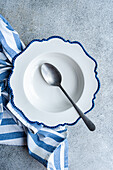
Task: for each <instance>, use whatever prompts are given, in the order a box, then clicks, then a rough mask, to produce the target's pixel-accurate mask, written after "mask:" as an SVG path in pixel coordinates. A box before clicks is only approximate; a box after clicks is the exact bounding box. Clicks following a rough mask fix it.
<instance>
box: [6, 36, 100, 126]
mask: <svg viewBox="0 0 113 170" xmlns="http://www.w3.org/2000/svg"><path fill="white" fill-rule="evenodd" d="M56 38H57V39H60V40H62V41H64V42H65V43H70V44H78V45H80V47H81V48H82V50H83V51H84V53H85V54H86V55H87V56H88V57H89V58H90V59H92V60H93V61H94V63H95V68H94V73H95V78H96V80H97V83H98V85H97V89H96V91H95V93H94V94H93V98H92V106H91V108H90V109H89V110H87V111H86V112H85V113H84V114H87V113H88V112H90V111H91V110H92V109H93V108H94V106H95V102H94V100H95V99H96V94H97V93H98V91H99V89H100V80H99V78H98V77H97V75H98V72H97V67H98V64H97V61H96V60H95V59H94V58H93V57H91V56H90V55H89V54H88V53H87V51H86V50H85V48H84V47H83V45H82V44H81V43H80V42H79V41H70V40H65V39H64V38H62V37H61V36H51V37H49V38H47V39H45V38H43V39H33V40H32V41H31V42H30V43H29V44H28V45H27V46H26V47H25V48H24V49H23V51H21V52H20V53H18V54H17V55H15V56H14V58H13V59H12V68H11V73H10V75H9V77H8V87H9V89H10V90H11V100H10V102H11V104H12V106H13V108H14V109H15V110H16V111H17V112H18V113H19V114H21V115H22V117H24V119H26V120H27V121H28V122H29V123H30V124H32V125H33V124H34V125H35V124H38V125H43V126H44V127H47V128H57V127H59V126H65V125H68V126H72V125H75V124H76V123H77V122H78V121H79V120H80V119H81V118H80V117H79V118H78V119H77V120H76V121H75V122H73V123H63V124H58V125H56V126H47V125H45V124H44V123H42V122H38V121H30V120H29V119H28V118H27V117H26V116H25V115H24V113H23V112H22V110H20V109H19V108H18V107H17V106H16V105H15V103H14V100H13V99H14V94H13V89H12V88H11V85H10V78H11V76H12V74H13V71H14V63H15V60H16V58H17V57H18V56H19V55H20V54H22V53H23V52H24V51H25V50H26V49H27V48H28V47H29V46H30V45H31V44H32V43H33V42H43V41H49V40H51V39H56Z"/></svg>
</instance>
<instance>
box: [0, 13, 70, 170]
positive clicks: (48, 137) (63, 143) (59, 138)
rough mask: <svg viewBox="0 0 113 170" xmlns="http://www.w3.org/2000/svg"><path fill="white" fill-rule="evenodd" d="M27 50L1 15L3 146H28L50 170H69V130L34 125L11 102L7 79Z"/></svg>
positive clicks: (0, 133)
mask: <svg viewBox="0 0 113 170" xmlns="http://www.w3.org/2000/svg"><path fill="white" fill-rule="evenodd" d="M24 48H25V45H24V44H23V42H22V41H21V40H20V38H19V35H18V33H17V32H16V31H15V30H14V29H13V28H12V27H11V25H10V24H9V23H8V22H7V20H6V19H5V18H4V17H3V16H2V15H0V144H7V145H27V146H28V151H29V154H30V155H31V156H32V157H34V158H35V159H37V160H38V161H39V162H40V163H42V164H43V165H44V166H45V167H46V168H47V169H48V170H68V144H67V138H66V137H67V129H66V127H65V126H64V127H62V126H60V127H58V128H56V129H51V128H46V127H44V126H42V125H37V124H35V125H34V124H31V123H30V122H28V121H27V120H26V119H25V118H24V117H22V116H21V114H20V113H19V112H18V111H17V110H15V108H13V106H12V104H11V102H10V89H9V88H8V86H7V78H8V77H9V74H10V72H11V68H12V64H11V62H12V59H13V57H14V56H15V55H16V54H18V53H19V52H21V51H22V50H23V49H24ZM37 168H38V167H37Z"/></svg>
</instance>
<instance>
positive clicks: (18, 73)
mask: <svg viewBox="0 0 113 170" xmlns="http://www.w3.org/2000/svg"><path fill="white" fill-rule="evenodd" d="M45 62H48V63H51V64H53V65H54V66H56V67H57V68H58V70H59V71H60V72H61V74H62V77H63V80H62V86H63V87H64V89H65V90H66V91H67V92H68V94H69V95H70V96H71V98H72V99H73V100H74V101H75V102H76V103H77V105H78V106H79V107H80V108H81V110H82V111H83V112H87V111H88V110H90V109H91V108H92V107H93V106H92V104H93V102H92V101H93V98H94V94H95V92H96V91H97V89H98V81H97V80H98V79H97V77H96V72H95V66H96V63H95V62H94V59H92V58H91V57H90V56H88V54H86V52H85V51H84V49H83V47H82V46H81V44H80V43H77V42H76V43H69V42H65V41H64V40H63V39H62V38H58V37H56V38H55V37H51V38H49V39H48V41H47V40H44V41H41V42H40V41H39V40H34V41H32V42H31V43H30V44H29V45H28V47H27V48H26V49H25V50H24V52H22V53H21V54H20V55H18V56H17V57H15V60H14V62H13V63H14V68H13V74H12V75H11V77H10V87H11V89H12V92H13V96H14V98H13V102H14V105H15V106H16V107H17V108H19V109H20V110H21V111H22V112H23V114H24V115H25V116H26V117H27V118H28V119H29V120H30V121H33V122H36V121H37V122H39V123H43V124H44V125H46V126H49V127H54V126H57V125H59V124H73V123H75V122H76V121H77V119H78V114H77V113H76V111H75V110H74V108H73V107H72V106H71V104H70V103H69V101H68V100H67V98H66V97H65V96H64V94H63V93H62V92H61V90H60V89H59V88H58V87H53V86H49V85H48V84H47V83H46V82H45V81H44V79H43V78H42V76H41V73H40V66H41V64H43V63H45Z"/></svg>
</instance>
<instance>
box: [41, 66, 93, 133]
mask: <svg viewBox="0 0 113 170" xmlns="http://www.w3.org/2000/svg"><path fill="white" fill-rule="evenodd" d="M41 74H42V77H43V78H44V80H45V81H46V82H47V83H48V84H49V85H52V86H58V87H59V88H60V89H61V90H62V91H63V93H64V94H65V95H66V96H67V98H68V99H69V101H70V102H71V104H72V105H73V107H74V108H75V110H76V111H77V113H78V114H79V116H80V117H81V118H82V120H83V121H84V123H85V124H86V126H87V127H88V128H89V130H91V131H94V130H95V125H94V124H93V123H92V122H91V120H89V119H88V118H87V117H86V115H84V113H83V112H82V111H81V110H80V109H79V108H78V106H77V105H76V104H75V103H74V102H73V100H72V99H71V98H70V97H69V95H68V94H67V92H66V91H65V90H64V89H63V87H62V86H61V81H62V76H61V74H60V72H59V71H58V70H57V68H56V67H54V66H53V65H52V64H49V63H44V64H42V66H41Z"/></svg>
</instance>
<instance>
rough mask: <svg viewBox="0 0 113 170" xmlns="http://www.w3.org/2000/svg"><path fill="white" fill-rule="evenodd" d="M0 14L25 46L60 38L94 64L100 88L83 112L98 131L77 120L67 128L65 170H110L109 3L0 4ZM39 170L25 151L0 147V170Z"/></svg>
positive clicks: (43, 0) (112, 27)
mask: <svg viewBox="0 0 113 170" xmlns="http://www.w3.org/2000/svg"><path fill="white" fill-rule="evenodd" d="M0 13H1V14H2V15H3V16H4V17H6V19H8V21H9V22H10V24H11V25H12V26H13V27H14V28H15V29H16V30H17V31H18V32H19V34H20V37H21V39H22V40H23V41H24V43H25V44H28V43H29V42H30V41H31V40H32V39H34V38H39V39H42V38H47V37H49V36H52V35H59V36H62V37H64V38H65V39H69V40H71V41H72V40H77V41H80V42H81V43H82V44H83V46H84V47H85V49H86V50H87V51H88V53H89V54H90V55H91V56H93V57H94V58H95V59H96V60H97V62H98V76H99V78H100V81H101V89H100V91H99V93H98V95H97V99H96V101H95V104H96V105H95V108H94V109H93V110H92V111H91V112H90V113H88V117H89V118H91V119H92V120H93V121H94V122H95V124H96V126H97V129H96V131H95V132H89V131H88V130H87V128H86V127H85V125H84V124H83V122H82V121H79V123H78V124H76V125H75V126H73V127H69V133H68V134H69V136H68V141H69V169H70V170H112V169H113V1H112V0H90V1H89V0H84V1H83V0H48V1H47V0H32V1H31V0H0ZM12 169H13V170H15V169H17V170H19V169H21V170H31V169H32V170H36V169H38V170H44V169H45V168H44V167H43V166H42V165H41V164H40V163H38V162H37V161H36V160H34V159H33V158H32V157H30V156H29V154H28V152H27V148H26V147H25V148H24V147H17V146H3V145H0V170H12Z"/></svg>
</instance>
